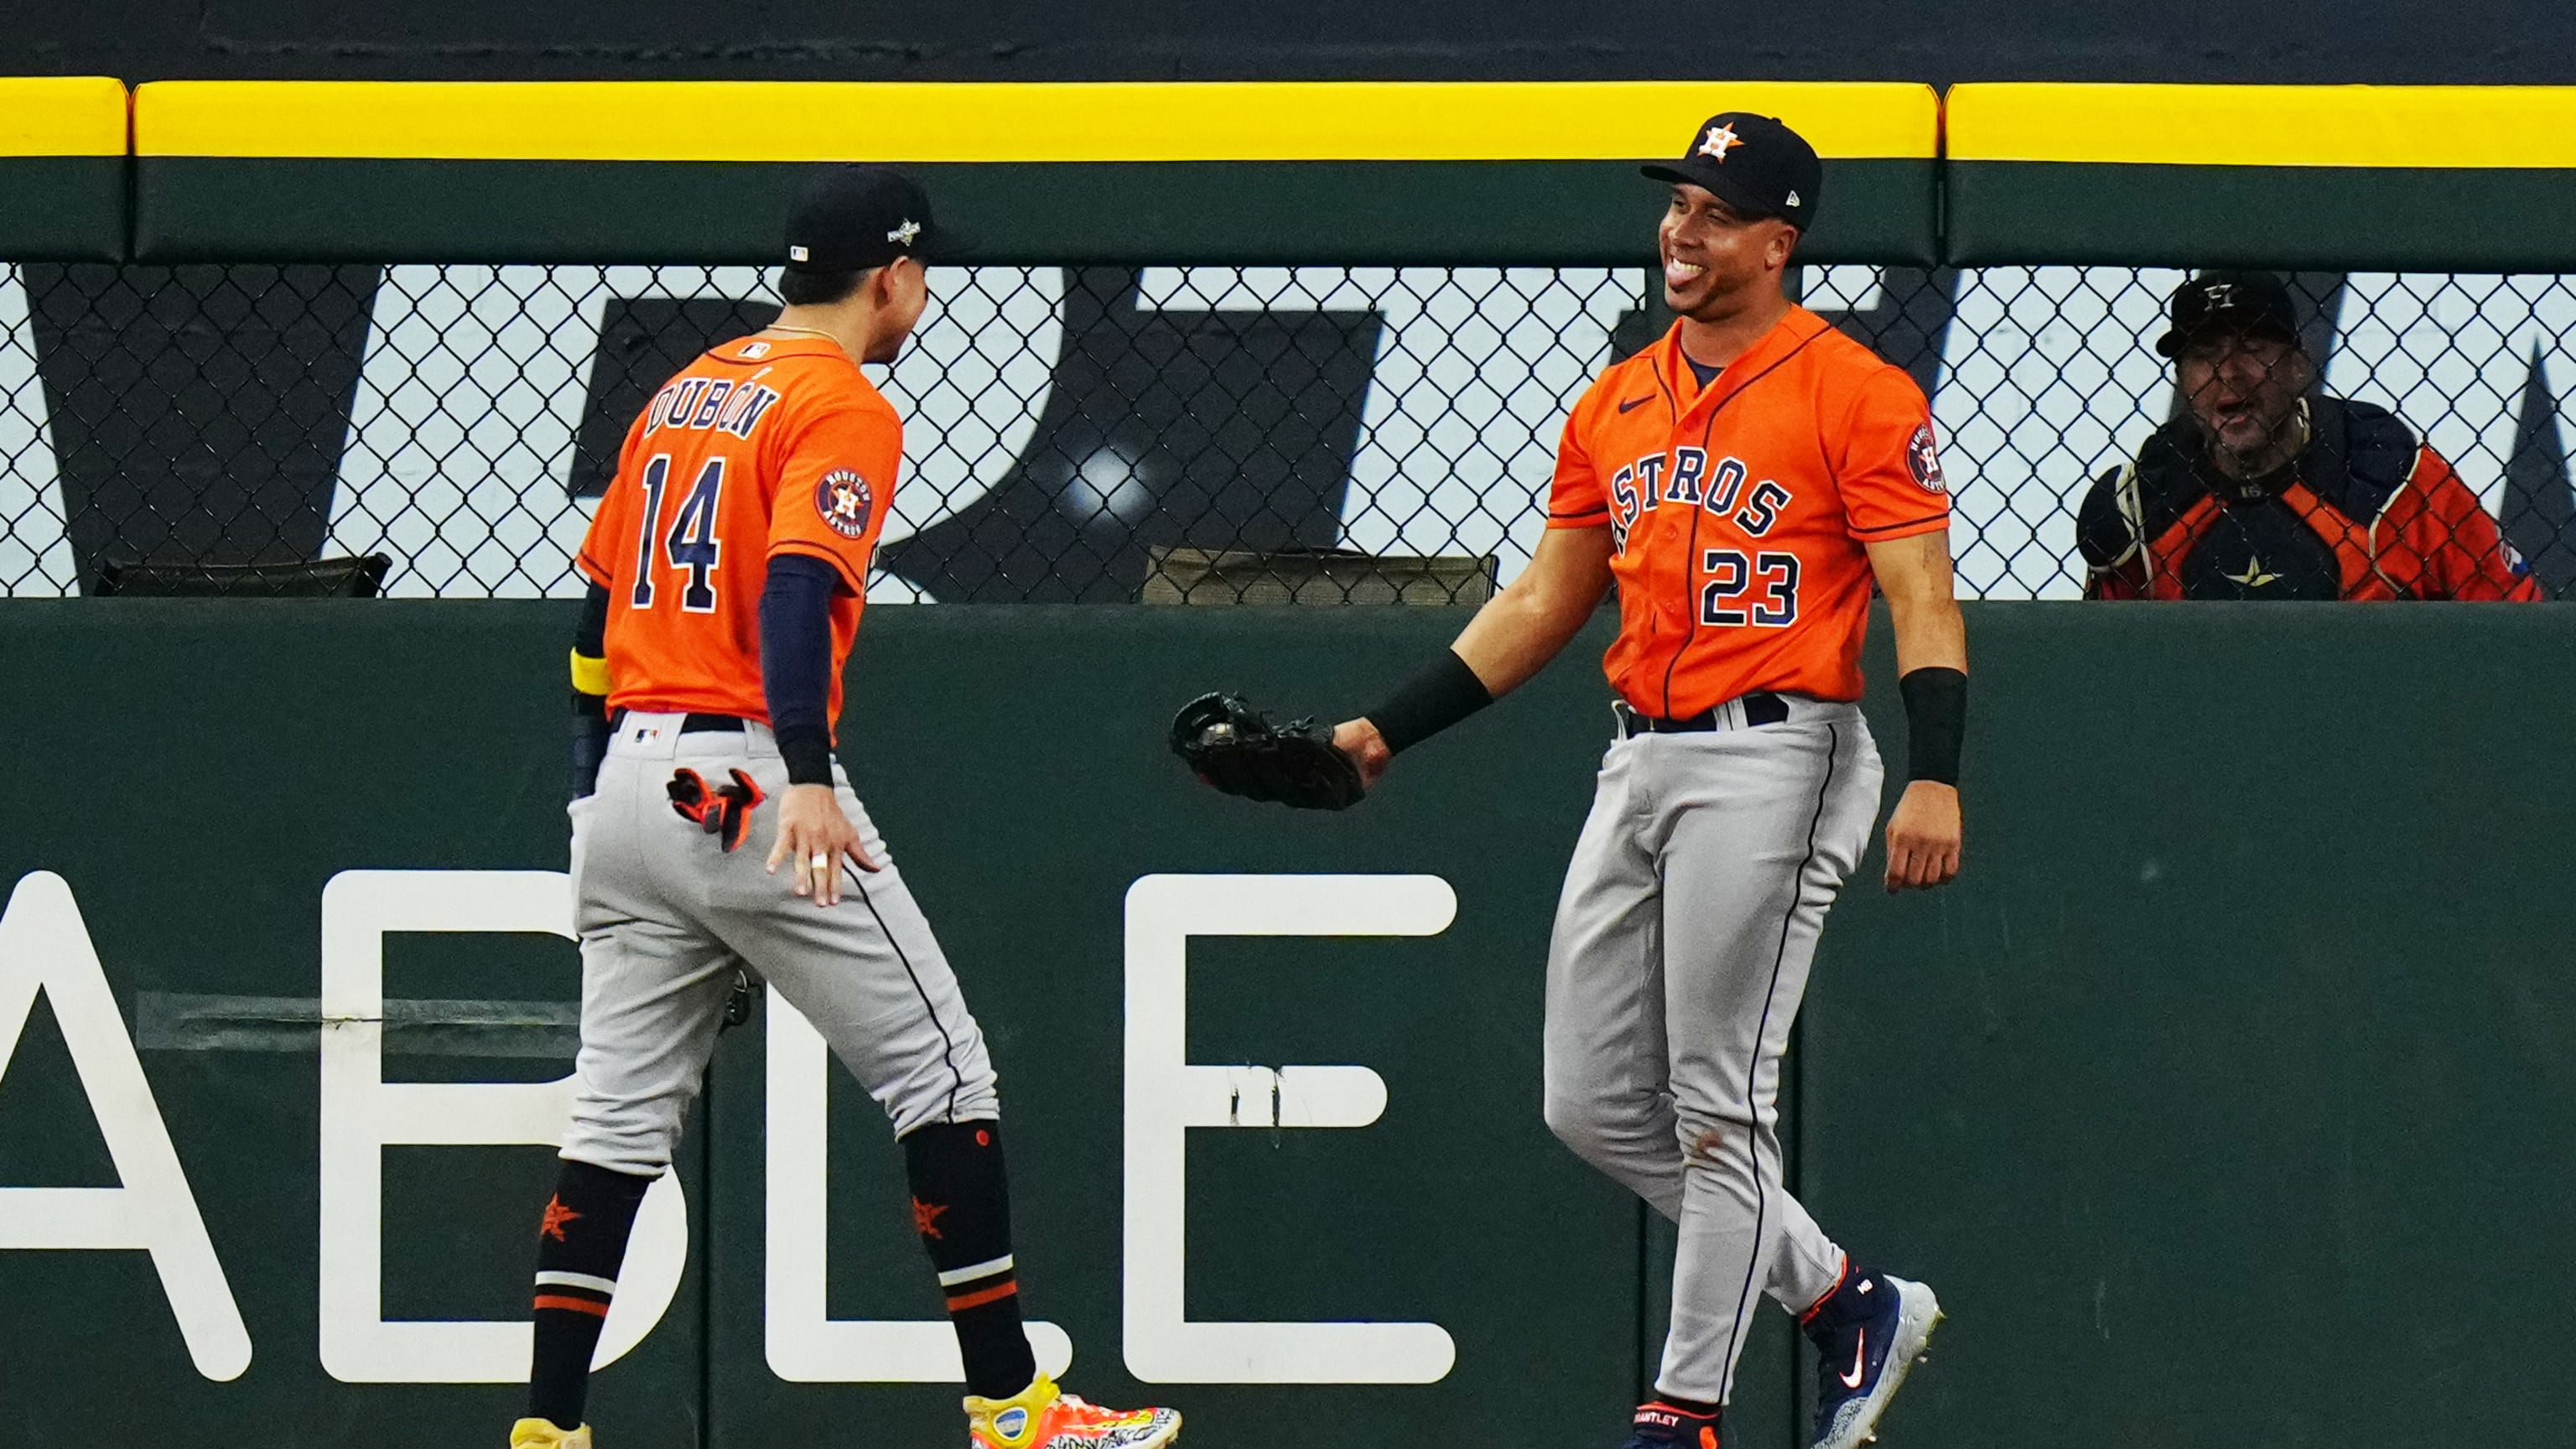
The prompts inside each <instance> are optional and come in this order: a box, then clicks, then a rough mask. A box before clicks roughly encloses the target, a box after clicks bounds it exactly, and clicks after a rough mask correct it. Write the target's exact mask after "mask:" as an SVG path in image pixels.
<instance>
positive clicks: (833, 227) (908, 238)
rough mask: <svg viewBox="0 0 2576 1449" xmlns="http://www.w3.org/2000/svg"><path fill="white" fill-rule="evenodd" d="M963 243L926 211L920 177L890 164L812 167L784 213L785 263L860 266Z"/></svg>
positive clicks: (793, 266)
mask: <svg viewBox="0 0 2576 1449" xmlns="http://www.w3.org/2000/svg"><path fill="white" fill-rule="evenodd" d="M965 249H966V242H965V239H964V238H963V237H960V236H958V235H957V234H956V233H955V232H953V231H950V230H949V229H947V228H945V227H942V226H941V225H940V224H939V223H938V222H937V221H935V220H933V219H932V218H931V215H930V196H929V194H928V193H927V192H925V191H923V190H922V189H921V183H919V182H917V181H915V180H913V179H912V178H911V177H909V176H906V175H904V174H903V173H902V172H900V171H897V170H895V169H894V168H893V167H891V166H859V165H848V166H834V167H831V168H829V169H827V170H825V171H822V172H820V173H819V174H817V175H816V176H815V177H814V179H813V180H812V181H810V182H808V183H807V184H806V187H805V190H804V191H803V192H802V193H800V194H799V195H798V196H797V198H796V204H795V206H794V208H793V209H792V210H790V211H789V212H788V214H787V269H788V270H789V271H793V272H863V271H866V270H867V269H868V268H870V267H882V266H884V265H885V264H886V263H888V262H891V261H894V260H895V259H896V258H898V257H910V258H912V259H913V260H915V261H917V262H921V263H924V264H927V263H930V262H933V261H946V260H947V259H948V258H950V257H954V256H956V255H958V254H959V253H961V252H963V251H964V250H965Z"/></svg>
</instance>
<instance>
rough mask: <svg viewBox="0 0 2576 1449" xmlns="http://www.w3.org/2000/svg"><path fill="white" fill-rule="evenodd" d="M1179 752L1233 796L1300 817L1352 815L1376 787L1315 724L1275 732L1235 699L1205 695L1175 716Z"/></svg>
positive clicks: (1278, 727) (1292, 724)
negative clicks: (1319, 812) (1305, 813)
mask: <svg viewBox="0 0 2576 1449" xmlns="http://www.w3.org/2000/svg"><path fill="white" fill-rule="evenodd" d="M1172 753H1173V754H1176V755H1178V756H1180V757H1181V761H1182V763H1184V764H1186V765H1188V766H1189V767H1190V771H1191V773H1192V774H1195V775H1197V776H1198V777H1199V778H1200V779H1202V780H1205V781H1207V782H1208V783H1209V784H1211V785H1214V786H1215V787H1216V788H1218V789H1220V790H1223V791H1224V792H1225V793H1227V794H1229V795H1241V796H1242V797H1244V798H1245V799H1247V800H1273V801H1277V802H1278V803H1279V804H1282V805H1286V806H1288V807H1290V808H1291V809H1296V810H1347V809H1349V808H1350V807H1351V806H1353V805H1357V804H1358V803H1360V798H1361V797H1362V796H1364V795H1366V794H1367V793H1368V787H1367V786H1365V785H1362V784H1361V783H1360V767H1359V766H1358V765H1357V764H1355V763H1353V762H1352V760H1351V757H1350V756H1349V755H1347V754H1344V753H1343V752H1342V751H1341V750H1340V749H1338V748H1336V747H1335V746H1334V744H1333V731H1332V727H1331V726H1329V725H1319V724H1317V723H1315V722H1314V720H1312V719H1301V720H1291V721H1290V722H1289V723H1287V724H1284V725H1273V724H1271V723H1270V721H1269V719H1268V718H1266V717H1265V716H1263V714H1262V713H1261V711H1259V710H1257V709H1254V708H1253V707H1252V706H1251V705H1250V704H1248V703H1246V702H1245V701H1244V700H1243V699H1242V697H1241V696H1238V695H1232V694H1203V695H1200V696H1199V697H1198V698H1196V699H1194V700H1191V701H1190V702H1189V703H1188V704H1185V705H1183V706H1181V712H1180V713H1179V714H1176V715H1174V716H1172Z"/></svg>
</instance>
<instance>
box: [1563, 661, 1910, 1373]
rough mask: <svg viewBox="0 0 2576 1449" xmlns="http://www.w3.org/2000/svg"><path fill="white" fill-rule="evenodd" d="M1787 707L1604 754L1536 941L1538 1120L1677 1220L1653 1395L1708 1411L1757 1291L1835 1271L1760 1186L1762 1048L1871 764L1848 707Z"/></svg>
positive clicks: (1765, 1116) (1776, 1173)
mask: <svg viewBox="0 0 2576 1449" xmlns="http://www.w3.org/2000/svg"><path fill="white" fill-rule="evenodd" d="M1788 702H1789V706H1790V715H1789V718H1788V719H1787V720H1786V721H1784V722H1782V723H1779V724H1773V725H1764V726H1747V725H1745V724H1744V722H1743V712H1742V708H1741V705H1740V704H1738V703H1735V702H1730V703H1729V704H1727V705H1724V706H1721V707H1720V709H1719V714H1720V716H1721V720H1723V719H1724V718H1725V716H1726V715H1727V713H1728V712H1729V711H1732V712H1733V724H1732V727H1721V728H1719V729H1717V730H1715V731H1711V732H1707V733H1699V734H1670V735H1640V736H1638V737H1636V738H1634V739H1628V740H1622V741H1620V742H1618V743H1615V744H1613V745H1612V746H1611V747H1610V751H1609V753H1608V754H1607V755H1606V756H1605V757H1604V758H1603V760H1602V764H1601V775H1600V781H1599V785H1598V787H1597V790H1596V793H1595V795H1594V797H1593V803H1592V815H1591V818H1590V819H1589V820H1587V821H1586V822H1585V824H1584V827H1583V837H1582V840H1581V841H1580V843H1578V844H1577V845H1576V846H1575V850H1574V860H1573V863H1572V864H1571V865H1570V866H1569V867H1568V868H1567V871H1566V878H1565V893H1564V895H1563V897H1562V898H1561V899H1560V900H1559V902H1558V905H1557V915H1556V930H1555V934H1554V937H1553V939H1552V940H1551V941H1550V943H1549V948H1548V965H1547V1039H1546V1063H1547V1065H1546V1075H1547V1096H1546V1110H1547V1122H1548V1126H1549V1127H1550V1128H1551V1129H1552V1130H1553V1131H1554V1132H1555V1133H1556V1134H1557V1136H1558V1137H1560V1138H1562V1139H1563V1140H1564V1141H1565V1143H1566V1145H1567V1146H1569V1147H1572V1148H1573V1149H1574V1151H1575V1152H1576V1153H1577V1154H1578V1155H1580V1156H1581V1157H1582V1158H1583V1159H1584V1160H1585V1161H1587V1162H1589V1163H1591V1164H1592V1165H1593V1166H1595V1167H1597V1168H1599V1169H1600V1170H1601V1171H1603V1172H1605V1173H1607V1174H1609V1176H1610V1177H1611V1178H1613V1179H1614V1180H1616V1181H1618V1182H1619V1183H1620V1184H1622V1185H1623V1186H1625V1187H1627V1188H1628V1189H1629V1190H1630V1191H1632V1192H1634V1193H1636V1194H1637V1195H1638V1196H1639V1197H1642V1198H1644V1199H1645V1200H1646V1201H1647V1202H1648V1203H1650V1204H1652V1205H1653V1207H1654V1208H1655V1210H1656V1211H1657V1212H1660V1213H1662V1214H1663V1215H1664V1216H1666V1217H1668V1218H1671V1219H1672V1220H1673V1221H1674V1222H1675V1223H1677V1224H1678V1225H1679V1229H1680V1247H1679V1253H1678V1257H1677V1259H1676V1261H1675V1263H1674V1267H1673V1295H1672V1296H1673V1316H1672V1329H1671V1332H1670V1333H1669V1334H1668V1336H1667V1337H1666V1338H1665V1341H1664V1359H1663V1367H1662V1370H1661V1372H1660V1374H1659V1375H1658V1376H1657V1378H1656V1389H1657V1391H1658V1392H1659V1393H1664V1394H1671V1395H1676V1396H1679V1397H1682V1398H1688V1399H1698V1400H1703V1401H1706V1402H1710V1403H1724V1402H1726V1399H1727V1395H1728V1393H1729V1391H1730V1389H1731V1386H1732V1384H1733V1381H1734V1377H1735V1364H1736V1359H1737V1357H1738V1355H1740V1354H1741V1353H1742V1351H1743V1348H1744V1337H1745V1333H1746V1330H1747V1328H1748V1325H1749V1324H1750V1322H1751V1319H1752V1312H1753V1304H1754V1302H1755V1299H1756V1297H1757V1296H1758V1295H1759V1294H1761V1293H1768V1294H1769V1295H1770V1296H1771V1297H1772V1298H1773V1299H1775V1300H1777V1301H1778V1302H1779V1303H1780V1304H1781V1305H1782V1306H1783V1307H1785V1308H1787V1309H1788V1310H1789V1311H1790V1312H1792V1313H1804V1312H1805V1311H1806V1310H1807V1309H1808V1308H1809V1307H1810V1306H1812V1305H1813V1304H1814V1303H1815V1302H1816V1301H1817V1300H1818V1299H1821V1298H1822V1297H1824V1296H1825V1295H1826V1294H1827V1293H1830V1292H1831V1291H1833V1288H1834V1286H1835V1283H1836V1282H1837V1281H1838V1280H1839V1278H1840V1276H1841V1274H1842V1272H1843V1267H1844V1258H1843V1253H1842V1249H1841V1248H1839V1247H1837V1246H1836V1245H1835V1243H1834V1242H1833V1240H1832V1239H1830V1238H1828V1237H1826V1236H1825V1234H1824V1231H1823V1230H1822V1229H1820V1228H1818V1227H1817V1226H1816V1223H1815V1220H1814V1219H1813V1218H1811V1217H1809V1216H1808V1215H1807V1210H1806V1209H1805V1208H1803V1207H1801V1206H1800V1205H1799V1204H1798V1201H1797V1199H1796V1198H1794V1197H1791V1196H1790V1195H1789V1192H1788V1190H1787V1189H1786V1188H1785V1187H1783V1186H1782V1185H1781V1162H1780V1139H1779V1136H1778V1122H1779V1091H1780V1058H1781V1055H1782V1053H1784V1052H1785V1051H1786V1050H1787V1049H1788V1042H1789V1024H1790V1022H1791V1021H1793V1020H1795V1019H1796V1017H1797V1014H1798V1002H1799V999H1800V998H1801V997H1802V996H1803V995H1804V994H1805V992H1806V988H1807V968H1808V966H1809V964H1810V963H1811V962H1812V961H1813V960H1814V958H1815V952H1816V939H1817V936H1818V935H1819V934H1820V933H1821V932H1822V930H1823V929H1824V924H1825V911H1826V908H1827V907H1829V906H1831V905H1832V904H1833V900H1834V896H1835V895H1836V893H1838V892H1839V891H1840V890H1841V889H1842V884H1843V881H1844V880H1845V878H1846V877H1848V876H1849V875H1850V874H1851V872H1852V869H1853V867H1854V866H1856V865H1857V864H1858V863H1859V861H1860V857H1861V854H1862V852H1863V850H1864V849H1865V848H1866V846H1867V844H1868V839H1869V832H1870V827H1871V826H1872V825H1873V824H1874V823H1875V821H1876V819H1877V816H1878V801H1879V787H1880V783H1881V780H1882V777H1883V775H1884V773H1885V772H1884V768H1883V767H1882V766H1881V765H1880V763H1879V759H1878V749H1877V746H1876V745H1875V744H1874V743H1872V741H1871V739H1870V734H1869V727H1868V725H1866V724H1864V723H1863V722H1862V720H1861V716H1860V711H1859V709H1858V708H1857V707H1855V706H1853V705H1848V704H1831V703H1825V702H1821V701H1816V700H1807V699H1800V698H1796V697H1791V698H1790V699H1789V701H1788Z"/></svg>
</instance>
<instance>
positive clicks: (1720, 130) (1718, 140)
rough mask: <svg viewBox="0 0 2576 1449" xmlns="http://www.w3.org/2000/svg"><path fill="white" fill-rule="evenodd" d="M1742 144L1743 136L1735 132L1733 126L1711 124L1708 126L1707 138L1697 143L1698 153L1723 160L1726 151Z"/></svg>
mask: <svg viewBox="0 0 2576 1449" xmlns="http://www.w3.org/2000/svg"><path fill="white" fill-rule="evenodd" d="M1743 144H1744V138H1743V137H1742V136H1739V135H1737V134H1735V128H1734V127H1733V126H1711V127H1709V128H1708V139H1706V140H1704V141H1702V142H1700V143H1699V154H1701V155H1703V156H1714V157H1716V158H1717V159H1718V160H1719V161H1721V162H1723V161H1724V160H1726V153H1727V152H1729V151H1732V150H1734V149H1735V148H1736V147H1738V146H1741V145H1743Z"/></svg>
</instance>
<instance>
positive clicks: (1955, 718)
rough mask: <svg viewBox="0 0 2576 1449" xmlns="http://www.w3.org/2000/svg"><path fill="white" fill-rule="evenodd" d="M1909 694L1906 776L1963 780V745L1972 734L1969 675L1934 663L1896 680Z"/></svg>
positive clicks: (1952, 781)
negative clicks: (1961, 771)
mask: <svg viewBox="0 0 2576 1449" xmlns="http://www.w3.org/2000/svg"><path fill="white" fill-rule="evenodd" d="M1896 692H1897V693H1899V694H1901V695H1903V696H1905V777H1906V778H1907V779H1909V780H1935V781H1938V782H1940V783H1941V784H1944V785H1956V784H1958V783H1959V747H1960V745H1961V743H1962V742H1964V741H1965V739H1966V738H1967V734H1968V676H1967V675H1965V674H1962V673H1960V672H1959V671H1958V670H1956V669H1950V668H1946V667H1944V666H1941V665H1933V666H1930V667H1928V668H1924V669H1917V670H1915V671H1913V672H1912V673H1910V674H1908V675H1906V676H1905V677H1904V678H1902V679H1899V680H1898V681H1896Z"/></svg>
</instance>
